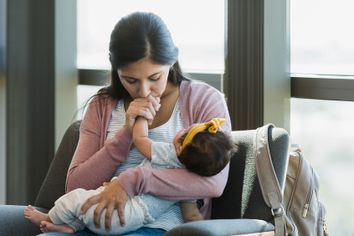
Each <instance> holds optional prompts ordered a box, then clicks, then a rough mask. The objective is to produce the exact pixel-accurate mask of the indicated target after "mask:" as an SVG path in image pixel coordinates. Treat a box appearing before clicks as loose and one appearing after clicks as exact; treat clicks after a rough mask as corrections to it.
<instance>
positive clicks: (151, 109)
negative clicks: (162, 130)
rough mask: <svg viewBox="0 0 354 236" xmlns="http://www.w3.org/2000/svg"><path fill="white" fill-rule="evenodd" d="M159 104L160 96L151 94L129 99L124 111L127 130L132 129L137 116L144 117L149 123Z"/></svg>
mask: <svg viewBox="0 0 354 236" xmlns="http://www.w3.org/2000/svg"><path fill="white" fill-rule="evenodd" d="M160 106H161V105H160V98H159V97H155V96H152V95H149V96H148V97H146V98H136V99H134V100H133V101H131V102H130V104H129V107H128V109H127V111H126V113H125V119H126V125H127V126H128V128H129V130H130V131H131V130H132V129H133V126H134V124H135V119H136V118H137V117H138V116H142V117H144V118H145V119H147V120H148V123H149V124H151V123H152V121H153V119H154V117H155V115H156V112H157V111H158V110H159V109H160Z"/></svg>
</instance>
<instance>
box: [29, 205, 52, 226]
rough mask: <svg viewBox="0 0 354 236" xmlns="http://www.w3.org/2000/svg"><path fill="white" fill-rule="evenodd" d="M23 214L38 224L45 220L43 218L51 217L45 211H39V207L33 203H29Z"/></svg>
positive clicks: (48, 219)
mask: <svg viewBox="0 0 354 236" xmlns="http://www.w3.org/2000/svg"><path fill="white" fill-rule="evenodd" d="M23 214H24V216H25V218H26V219H28V220H29V221H31V222H32V223H33V224H36V225H38V226H39V225H40V223H41V221H43V220H45V221H50V218H49V216H48V214H45V213H43V212H40V211H38V210H37V209H35V208H34V207H33V206H31V205H28V206H27V207H26V208H25V211H24V213H23Z"/></svg>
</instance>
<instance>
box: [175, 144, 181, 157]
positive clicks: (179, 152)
mask: <svg viewBox="0 0 354 236" xmlns="http://www.w3.org/2000/svg"><path fill="white" fill-rule="evenodd" d="M181 152H182V145H177V147H176V154H177V156H179V154H181Z"/></svg>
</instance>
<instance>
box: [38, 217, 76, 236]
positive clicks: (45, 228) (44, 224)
mask: <svg viewBox="0 0 354 236" xmlns="http://www.w3.org/2000/svg"><path fill="white" fill-rule="evenodd" d="M39 227H40V229H41V231H42V232H44V233H47V232H60V233H69V234H72V233H74V232H75V231H74V229H73V228H71V227H70V226H68V225H55V224H53V223H51V222H48V221H45V220H44V221H41V223H40V226H39Z"/></svg>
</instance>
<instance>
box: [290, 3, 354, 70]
mask: <svg viewBox="0 0 354 236" xmlns="http://www.w3.org/2000/svg"><path fill="white" fill-rule="evenodd" d="M290 2H291V14H290V16H291V72H292V73H300V74H331V75H354V44H353V42H354V31H353V30H351V29H352V28H353V26H352V25H353V24H352V23H353V22H354V15H353V14H352V9H353V8H354V1H352V0H338V1H331V0H310V1H306V0H297V1H290Z"/></svg>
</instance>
